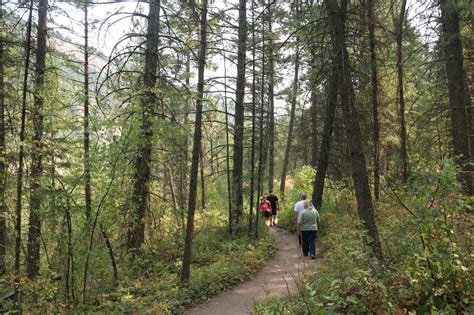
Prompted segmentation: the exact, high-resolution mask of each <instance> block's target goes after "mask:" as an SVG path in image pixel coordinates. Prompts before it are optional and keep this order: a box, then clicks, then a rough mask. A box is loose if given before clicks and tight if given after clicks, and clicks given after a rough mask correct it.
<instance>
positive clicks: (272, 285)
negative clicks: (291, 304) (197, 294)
mask: <svg viewBox="0 0 474 315" xmlns="http://www.w3.org/2000/svg"><path fill="white" fill-rule="evenodd" d="M270 233H271V235H272V236H273V237H274V238H275V241H276V244H277V247H278V252H277V253H276V255H275V256H274V257H273V258H271V259H270V260H269V261H268V263H267V265H266V266H265V267H264V268H263V269H262V270H261V271H260V272H258V273H257V274H255V275H254V277H253V278H252V279H251V280H249V281H245V282H242V283H240V284H238V285H236V286H234V287H232V288H230V289H229V290H227V291H225V292H222V293H221V294H219V295H217V296H216V297H214V298H211V299H209V300H208V301H205V302H204V303H202V304H199V305H196V306H195V307H193V308H191V309H189V310H188V312H187V314H190V315H199V314H202V315H206V314H211V315H212V314H225V315H237V314H250V310H251V307H252V304H253V303H254V302H255V301H257V300H261V299H264V298H266V297H269V296H276V297H284V296H287V295H288V293H289V292H290V293H291V292H294V291H295V290H296V281H297V280H298V278H299V277H300V276H301V275H302V271H303V270H304V269H305V267H306V266H308V265H309V264H311V263H314V261H313V260H311V259H309V258H307V257H303V255H302V252H301V250H300V247H299V246H298V240H297V238H296V235H294V234H291V233H289V232H287V231H285V230H283V229H280V228H277V227H272V228H270Z"/></svg>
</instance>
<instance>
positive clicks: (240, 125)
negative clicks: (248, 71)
mask: <svg viewBox="0 0 474 315" xmlns="http://www.w3.org/2000/svg"><path fill="white" fill-rule="evenodd" d="M238 33H239V34H238V48H237V82H236V83H237V84H236V92H235V118H234V166H233V172H232V175H233V177H232V198H233V202H232V207H233V209H232V234H233V235H236V233H237V228H238V226H239V223H240V217H241V216H242V213H243V196H242V176H243V158H244V111H245V109H244V96H245V62H246V61H245V54H246V50H247V47H246V46H247V1H246V0H239V32H238Z"/></svg>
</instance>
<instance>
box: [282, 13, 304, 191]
mask: <svg viewBox="0 0 474 315" xmlns="http://www.w3.org/2000/svg"><path fill="white" fill-rule="evenodd" d="M297 16H298V15H297ZM299 59H300V51H299V49H298V48H297V50H296V54H295V77H294V80H293V91H292V95H291V109H290V123H289V126H288V138H287V140H286V149H285V157H284V159H283V170H282V172H281V181H280V196H281V199H282V200H283V199H284V198H285V184H286V174H287V172H288V164H289V161H290V153H291V144H292V141H293V128H294V125H295V112H296V98H297V93H298V72H299V66H300V62H299Z"/></svg>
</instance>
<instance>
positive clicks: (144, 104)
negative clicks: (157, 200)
mask: <svg viewBox="0 0 474 315" xmlns="http://www.w3.org/2000/svg"><path fill="white" fill-rule="evenodd" d="M149 7H150V9H149V13H148V29H147V45H146V51H145V68H144V75H143V86H144V89H145V91H144V96H143V97H142V98H141V100H140V102H141V111H142V113H141V115H142V117H141V119H142V121H141V137H142V142H141V143H140V144H139V148H138V154H137V157H136V159H135V170H134V171H135V174H134V178H133V180H134V183H133V193H132V213H131V214H130V216H131V218H130V227H129V231H128V240H127V247H128V249H129V250H131V251H133V252H136V251H137V250H139V249H140V247H141V245H142V244H143V242H144V239H145V222H144V221H143V220H144V217H145V213H146V211H147V210H148V208H149V204H148V200H149V194H150V192H149V185H150V177H151V169H150V166H151V165H150V164H151V154H152V138H153V131H152V118H153V111H154V108H155V104H156V95H155V93H154V92H153V91H151V90H152V89H153V88H154V87H155V84H156V80H157V67H158V40H159V17H160V0H150V2H149Z"/></svg>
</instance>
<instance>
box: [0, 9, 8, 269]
mask: <svg viewBox="0 0 474 315" xmlns="http://www.w3.org/2000/svg"><path fill="white" fill-rule="evenodd" d="M0 21H3V0H0ZM0 36H1V37H0V276H2V275H4V274H5V272H6V270H7V265H6V256H5V253H6V246H7V224H6V211H7V208H6V204H5V181H6V175H7V173H6V165H5V156H6V154H5V84H4V76H5V72H4V69H5V66H4V65H5V56H4V51H3V45H4V38H3V33H0Z"/></svg>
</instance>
